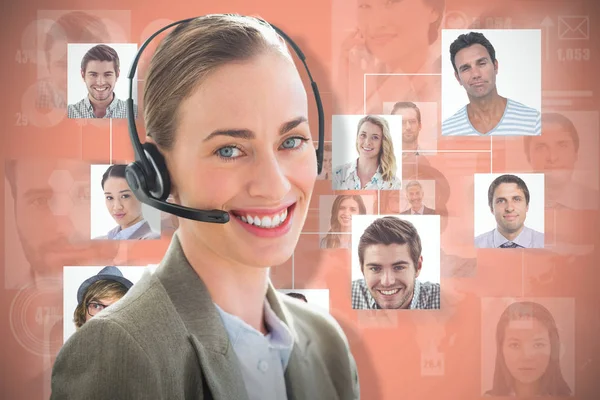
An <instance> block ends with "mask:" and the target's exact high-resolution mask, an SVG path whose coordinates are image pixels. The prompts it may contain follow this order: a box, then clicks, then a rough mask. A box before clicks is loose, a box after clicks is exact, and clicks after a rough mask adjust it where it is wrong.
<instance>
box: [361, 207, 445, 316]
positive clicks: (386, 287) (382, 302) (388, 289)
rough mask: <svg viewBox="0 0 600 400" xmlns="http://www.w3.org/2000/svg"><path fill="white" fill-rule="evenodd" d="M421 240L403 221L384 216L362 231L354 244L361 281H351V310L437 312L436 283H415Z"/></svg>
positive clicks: (418, 266)
mask: <svg viewBox="0 0 600 400" xmlns="http://www.w3.org/2000/svg"><path fill="white" fill-rule="evenodd" d="M421 252H422V247H421V238H420V237H419V233H418V232H417V229H416V228H415V226H414V225H413V224H412V223H411V222H409V221H406V220H403V219H400V218H397V217H393V216H386V217H382V218H379V219H377V220H375V221H374V222H373V223H372V224H371V225H369V226H368V227H367V229H365V231H364V233H363V234H362V236H361V237H360V241H359V243H358V260H359V263H360V269H361V272H362V274H363V278H361V279H357V280H355V281H353V282H352V308H353V309H358V310H372V309H439V308H440V284H439V283H434V282H421V281H419V280H417V278H418V277H419V274H420V273H421V268H422V266H423V256H422V255H421Z"/></svg>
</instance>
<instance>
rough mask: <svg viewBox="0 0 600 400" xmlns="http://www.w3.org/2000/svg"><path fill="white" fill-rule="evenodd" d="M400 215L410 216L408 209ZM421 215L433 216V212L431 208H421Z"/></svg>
mask: <svg viewBox="0 0 600 400" xmlns="http://www.w3.org/2000/svg"><path fill="white" fill-rule="evenodd" d="M400 215H411V212H410V208H409V209H408V210H405V211H402V212H401V213H400ZM423 215H435V210H434V209H433V208H429V207H427V206H425V208H423Z"/></svg>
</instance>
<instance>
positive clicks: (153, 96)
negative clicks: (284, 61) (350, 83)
mask: <svg viewBox="0 0 600 400" xmlns="http://www.w3.org/2000/svg"><path fill="white" fill-rule="evenodd" d="M273 50H274V51H275V52H278V53H280V54H282V55H284V56H285V57H287V58H289V59H290V62H293V61H292V58H291V55H290V53H289V51H288V49H287V47H286V44H285V41H284V40H283V39H282V38H281V37H280V36H279V35H278V34H277V32H276V31H275V30H274V29H273V28H272V27H271V26H270V25H269V24H268V23H267V22H265V21H263V20H262V19H259V18H255V17H245V16H240V15H236V14H214V15H206V16H203V17H199V18H196V19H194V20H192V21H189V22H187V23H184V24H181V25H178V26H177V28H175V29H174V30H173V31H172V32H171V33H170V34H169V35H167V36H166V37H165V39H164V40H163V41H162V42H161V43H160V45H159V46H158V49H157V50H156V52H155V53H154V55H153V57H152V60H151V62H150V66H149V69H148V74H147V76H146V84H145V89H144V120H145V123H146V134H147V135H148V136H150V137H152V138H153V139H154V141H155V142H156V144H157V145H158V146H159V147H161V148H163V149H170V148H171V147H172V146H173V143H174V140H175V138H174V132H175V130H176V128H177V123H178V109H179V105H180V104H181V102H182V101H184V100H185V99H186V98H188V97H189V96H190V95H191V94H192V93H193V92H194V90H195V89H196V88H197V87H198V86H199V85H200V84H201V82H202V80H203V79H205V78H206V77H207V76H208V75H209V74H210V73H211V72H213V71H215V70H216V69H217V68H219V67H221V66H223V65H225V64H228V63H231V62H243V61H248V60H250V59H252V58H254V57H256V56H258V55H260V54H263V53H266V52H267V51H273Z"/></svg>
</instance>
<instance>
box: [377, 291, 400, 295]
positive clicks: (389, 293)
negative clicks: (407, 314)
mask: <svg viewBox="0 0 600 400" xmlns="http://www.w3.org/2000/svg"><path fill="white" fill-rule="evenodd" d="M398 291H399V289H395V290H380V292H381V293H383V294H385V295H386V296H391V295H393V294H396V293H398Z"/></svg>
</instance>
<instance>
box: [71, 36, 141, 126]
mask: <svg viewBox="0 0 600 400" xmlns="http://www.w3.org/2000/svg"><path fill="white" fill-rule="evenodd" d="M119 74H120V62H119V55H118V54H117V52H116V50H115V49H113V48H112V47H110V46H107V45H105V44H99V45H96V46H94V47H92V48H91V49H89V50H88V51H87V53H86V54H85V56H83V59H82V60H81V78H82V79H83V81H84V83H85V85H86V87H87V91H88V95H87V96H85V97H84V98H83V99H81V100H80V101H78V102H77V103H75V104H69V106H68V108H67V109H68V116H69V118H127V106H126V102H125V100H121V99H119V98H117V96H116V94H115V92H114V90H115V85H116V83H117V80H118V79H119ZM134 113H135V117H136V118H137V107H136V106H135V105H134Z"/></svg>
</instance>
